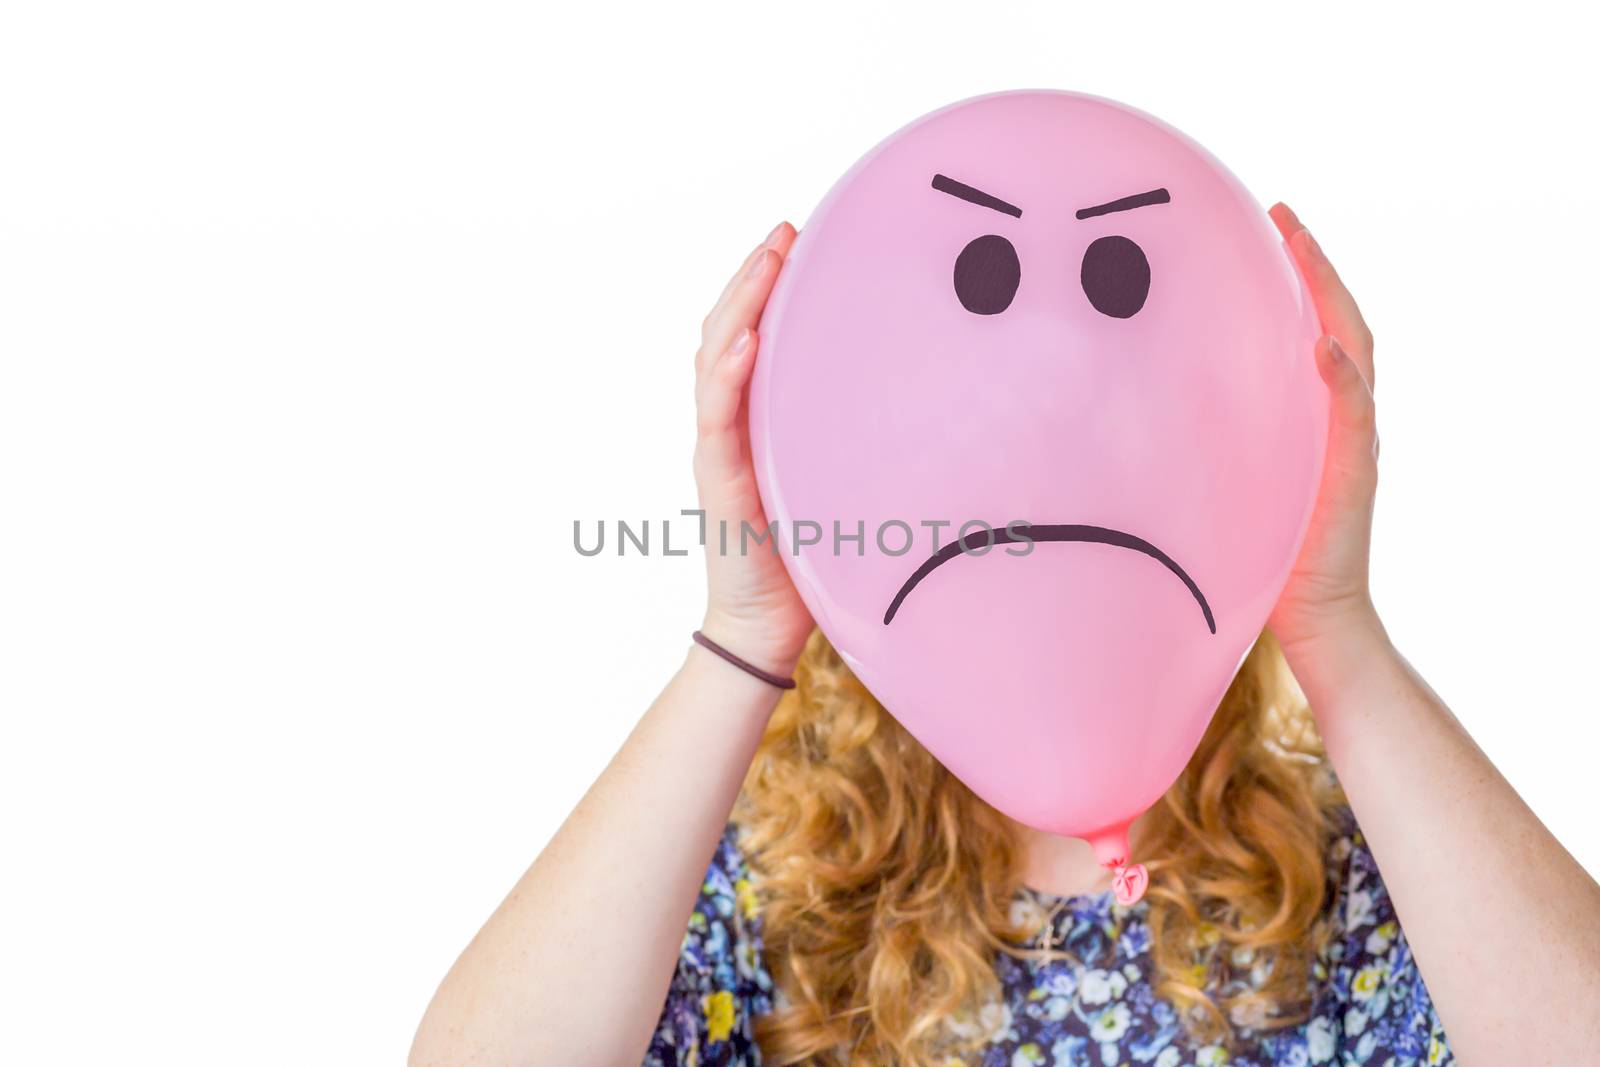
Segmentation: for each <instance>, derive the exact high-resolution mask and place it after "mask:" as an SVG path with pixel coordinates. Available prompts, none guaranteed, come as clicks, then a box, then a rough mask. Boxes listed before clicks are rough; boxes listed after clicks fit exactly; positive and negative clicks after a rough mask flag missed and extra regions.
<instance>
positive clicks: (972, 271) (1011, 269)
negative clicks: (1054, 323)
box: [955, 233, 1022, 315]
mask: <svg viewBox="0 0 1600 1067" xmlns="http://www.w3.org/2000/svg"><path fill="white" fill-rule="evenodd" d="M1021 281H1022V264H1021V263H1019V262H1018V261H1017V250H1016V249H1015V248H1013V247H1012V245H1011V242H1010V241H1008V240H1006V239H1005V238H1004V237H1001V236H1000V235H999V234H996V233H991V234H985V235H984V236H982V237H978V238H975V239H974V240H973V241H971V242H970V243H969V244H968V245H967V247H965V248H963V249H962V250H961V254H960V255H959V256H957V257H956V274H955V283H956V298H957V299H958V300H960V301H961V306H962V307H964V308H966V309H967V310H968V311H970V312H972V313H973V314H974V315H998V314H1000V312H1002V311H1004V310H1005V309H1006V308H1008V307H1010V306H1011V301H1012V298H1014V297H1015V296H1016V295H1017V285H1018V284H1019V283H1020V282H1021Z"/></svg>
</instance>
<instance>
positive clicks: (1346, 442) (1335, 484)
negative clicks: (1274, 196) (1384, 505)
mask: <svg viewBox="0 0 1600 1067" xmlns="http://www.w3.org/2000/svg"><path fill="white" fill-rule="evenodd" d="M1271 215H1272V221H1273V222H1275V223H1277V226H1278V230H1279V231H1280V232H1281V233H1282V234H1283V238H1284V241H1285V243H1286V244H1287V245H1288V248H1289V254H1290V255H1291V256H1293V258H1294V261H1295V266H1296V267H1298V268H1299V271H1300V275H1301V277H1302V278H1304V279H1305V282H1306V285H1307V287H1309V288H1310V290H1311V297H1312V300H1313V301H1314V302H1315V304H1316V309H1317V315H1318V317H1319V318H1320V319H1321V321H1322V329H1323V330H1324V331H1325V334H1324V336H1323V337H1321V338H1320V339H1318V341H1317V344H1316V349H1315V353H1314V358H1315V359H1316V361H1317V370H1318V371H1319V372H1320V373H1321V375H1322V380H1323V381H1325V382H1326V383H1327V384H1328V393H1329V405H1330V408H1329V428H1328V453H1327V460H1326V462H1325V463H1324V465H1323V472H1322V485H1321V487H1320V489H1319V490H1318V494H1317V503H1316V508H1315V510H1314V511H1313V513H1312V517H1311V524H1310V526H1309V527H1308V528H1307V530H1306V537H1305V542H1304V544H1303V545H1302V546H1301V549H1300V555H1299V558H1298V559H1297V560H1296V561H1295V564H1294V568H1293V570H1292V571H1290V574H1289V581H1288V584H1287V585H1286V586H1285V587H1284V590H1283V594H1282V595H1281V596H1280V597H1279V599H1278V604H1277V606H1276V607H1275V608H1274V609H1273V612H1272V616H1271V618H1270V619H1269V620H1268V625H1269V626H1270V627H1271V629H1272V632H1273V634H1274V635H1276V637H1277V638H1278V643H1279V644H1280V645H1282V646H1283V649H1284V652H1285V653H1286V654H1287V655H1289V657H1290V660H1291V662H1293V660H1294V659H1296V658H1298V655H1300V654H1305V653H1307V652H1311V654H1315V652H1314V651H1312V650H1315V649H1318V648H1321V647H1324V646H1325V645H1326V643H1327V642H1329V641H1334V642H1337V641H1341V640H1344V639H1346V638H1347V637H1348V636H1350V635H1352V634H1360V633H1363V632H1367V631H1371V630H1374V629H1378V628H1379V625H1378V616H1377V612H1376V611H1375V610H1374V608H1373V606H1372V597H1371V595H1370V593H1369V592H1368V587H1367V558H1368V552H1369V549H1370V547H1371V543H1372V504H1373V497H1374V494H1375V493H1376V491H1377V488H1378V433H1377V422H1376V416H1375V412H1374V408H1373V400H1372V331H1371V330H1369V329H1368V328H1367V324H1366V321H1365V320H1364V319H1363V318H1362V317H1361V310H1360V308H1358V307H1356V302H1355V298H1354V297H1352V296H1351V295H1350V291H1349V290H1348V289H1346V288H1345V286H1344V283H1343V282H1342V281H1340V280H1339V275H1338V273H1337V272H1335V271H1334V269H1333V264H1332V263H1330V262H1328V257H1327V256H1325V255H1323V253H1322V248H1321V247H1320V246H1319V245H1318V244H1317V242H1316V241H1315V240H1314V239H1313V238H1312V236H1311V232H1310V231H1309V230H1307V229H1306V228H1305V226H1303V225H1302V224H1301V222H1300V220H1299V219H1298V218H1296V217H1295V214H1294V212H1293V211H1290V210H1289V208H1288V207H1286V206H1285V205H1283V204H1278V205H1276V206H1275V207H1274V208H1273V209H1272V211H1271Z"/></svg>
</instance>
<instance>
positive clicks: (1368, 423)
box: [1316, 334, 1378, 473]
mask: <svg viewBox="0 0 1600 1067" xmlns="http://www.w3.org/2000/svg"><path fill="white" fill-rule="evenodd" d="M1316 359H1317V371H1318V372H1319V373H1320V374H1321V375H1322V380H1323V381H1324V382H1326V383H1327V385H1328V395H1329V405H1330V407H1329V415H1330V419H1331V422H1332V433H1331V434H1330V435H1329V442H1328V445H1329V449H1330V455H1329V460H1330V462H1331V463H1333V464H1334V465H1336V466H1338V467H1340V468H1343V469H1349V470H1358V471H1365V470H1368V469H1369V468H1370V469H1371V470H1372V471H1373V472H1374V473H1376V469H1377V459H1378V420H1377V406H1376V404H1375V403H1374V402H1373V398H1372V389H1371V387H1369V386H1368V385H1367V380H1366V378H1365V377H1363V376H1362V373H1361V368H1360V367H1358V366H1357V365H1356V362H1355V360H1354V359H1353V358H1352V357H1351V356H1350V355H1349V354H1348V353H1347V352H1346V351H1345V350H1344V347H1343V346H1342V345H1341V344H1340V343H1339V341H1338V339H1337V338H1335V337H1334V336H1332V335H1331V334H1330V335H1328V336H1325V337H1323V338H1322V339H1321V340H1319V341H1318V342H1317V348H1316Z"/></svg>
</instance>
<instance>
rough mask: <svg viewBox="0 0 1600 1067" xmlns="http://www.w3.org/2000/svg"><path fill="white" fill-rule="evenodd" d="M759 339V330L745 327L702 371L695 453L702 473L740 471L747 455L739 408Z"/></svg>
mask: <svg viewBox="0 0 1600 1067" xmlns="http://www.w3.org/2000/svg"><path fill="white" fill-rule="evenodd" d="M757 343H758V342H757V339H756V332H755V330H754V329H751V328H750V327H745V328H744V329H742V330H740V331H739V333H738V334H737V335H736V336H735V337H734V339H733V342H732V343H731V344H730V345H729V346H728V348H727V349H726V350H725V351H724V352H722V353H721V354H720V355H719V356H718V357H717V359H716V360H715V362H713V363H712V364H711V365H710V366H709V367H707V368H706V369H705V371H704V373H702V374H701V375H700V380H699V382H698V383H697V389H696V396H695V417H696V426H697V428H698V431H699V436H698V440H697V442H696V446H695V455H696V461H697V464H699V465H700V466H701V468H702V469H701V470H700V472H699V473H701V474H704V475H711V476H714V477H717V478H719V479H722V478H727V477H730V476H732V475H734V474H736V473H737V470H736V468H737V466H738V465H739V463H740V462H741V461H742V455H743V445H742V443H741V442H742V440H743V438H742V435H741V434H740V426H739V412H740V408H741V406H742V402H743V400H744V389H745V385H746V383H747V382H749V380H750V371H751V369H752V368H753V367H754V366H755V351H756V345H757Z"/></svg>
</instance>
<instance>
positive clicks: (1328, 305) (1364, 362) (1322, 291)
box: [1268, 204, 1374, 385]
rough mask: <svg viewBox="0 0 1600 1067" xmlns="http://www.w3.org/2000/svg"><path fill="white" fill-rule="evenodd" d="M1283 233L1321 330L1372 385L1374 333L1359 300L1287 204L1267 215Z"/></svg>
mask: <svg viewBox="0 0 1600 1067" xmlns="http://www.w3.org/2000/svg"><path fill="white" fill-rule="evenodd" d="M1268 214H1270V215H1271V216H1272V221H1273V223H1274V224H1276V225H1277V227H1278V232H1279V233H1281V234H1283V239H1284V242H1285V243H1286V244H1287V245H1288V248H1289V254H1290V255H1291V256H1292V257H1293V258H1294V261H1295V266H1296V267H1297V268H1298V269H1299V271H1300V276H1301V277H1302V278H1304V279H1305V283H1306V287H1307V288H1308V289H1310V290H1311V299H1312V302H1313V303H1315V304H1316V307H1317V317H1318V318H1320V319H1321V320H1322V328H1323V329H1324V330H1327V331H1328V332H1329V333H1331V334H1333V335H1334V336H1335V337H1337V338H1338V339H1339V343H1340V344H1341V345H1343V346H1344V349H1345V351H1346V352H1347V353H1349V354H1350V356H1351V358H1352V359H1354V360H1355V361H1356V365H1357V366H1358V367H1360V368H1361V373H1362V375H1363V376H1364V377H1365V378H1366V380H1367V382H1368V384H1369V385H1371V384H1372V382H1373V380H1374V379H1373V362H1372V330H1371V329H1370V328H1369V327H1368V326H1367V320H1366V318H1365V317H1363V316H1362V314H1361V309H1360V308H1359V307H1358V306H1357V305H1356V299H1355V297H1354V296H1351V295H1350V290H1349V289H1348V288H1347V287H1346V286H1345V284H1344V282H1343V281H1342V280H1341V279H1340V277H1339V272H1338V271H1336V270H1334V268H1333V263H1332V262H1331V261H1330V260H1329V259H1328V257H1327V255H1326V254H1325V253H1324V252H1323V251H1322V246H1321V245H1319V244H1317V240H1316V238H1314V237H1312V236H1311V231H1310V230H1308V229H1306V227H1305V225H1304V224H1303V223H1302V222H1301V221H1300V219H1299V218H1298V217H1297V216H1296V215H1295V213H1294V212H1293V211H1291V210H1290V209H1289V207H1288V206H1287V205H1286V204H1276V205H1274V206H1273V208H1272V210H1271V211H1270V212H1269V213H1268Z"/></svg>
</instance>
